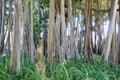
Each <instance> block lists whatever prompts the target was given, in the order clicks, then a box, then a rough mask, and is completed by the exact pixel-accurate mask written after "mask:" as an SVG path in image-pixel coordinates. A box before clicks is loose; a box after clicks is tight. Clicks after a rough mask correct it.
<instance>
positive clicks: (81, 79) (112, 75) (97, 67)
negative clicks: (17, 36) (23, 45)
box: [0, 56, 120, 80]
mask: <svg viewBox="0 0 120 80" xmlns="http://www.w3.org/2000/svg"><path fill="white" fill-rule="evenodd" d="M100 59H101V57H100V56H94V59H93V60H94V61H92V62H89V63H84V62H83V57H81V58H80V60H69V61H67V62H64V63H60V62H59V61H58V60H54V63H53V64H49V63H48V61H47V60H46V75H45V76H42V75H41V74H40V75H37V74H36V72H35V68H36V67H35V64H34V65H33V64H30V62H29V61H28V60H27V59H25V60H22V61H21V70H20V71H19V72H18V73H17V74H11V72H10V71H9V65H10V58H9V57H7V58H6V62H5V63H3V60H2V58H0V80H41V78H43V77H44V79H45V80H120V65H118V64H114V65H112V66H107V65H106V64H103V63H101V61H100ZM36 62H37V60H36Z"/></svg>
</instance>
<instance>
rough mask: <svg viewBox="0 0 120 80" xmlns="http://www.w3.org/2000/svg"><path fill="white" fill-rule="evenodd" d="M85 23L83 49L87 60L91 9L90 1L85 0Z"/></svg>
mask: <svg viewBox="0 0 120 80" xmlns="http://www.w3.org/2000/svg"><path fill="white" fill-rule="evenodd" d="M84 3H85V21H86V23H85V25H86V28H85V29H86V35H85V49H84V57H85V61H86V62H88V61H90V59H91V53H90V35H91V29H90V28H91V13H92V12H91V11H92V1H91V0H85V2H84Z"/></svg>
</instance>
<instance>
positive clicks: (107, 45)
mask: <svg viewBox="0 0 120 80" xmlns="http://www.w3.org/2000/svg"><path fill="white" fill-rule="evenodd" d="M117 3H118V0H113V4H112V9H111V13H110V22H109V30H108V34H107V39H106V42H105V44H104V47H103V52H102V54H103V57H104V61H105V62H107V63H108V60H109V56H110V47H111V42H112V37H113V33H114V31H115V18H116V12H117Z"/></svg>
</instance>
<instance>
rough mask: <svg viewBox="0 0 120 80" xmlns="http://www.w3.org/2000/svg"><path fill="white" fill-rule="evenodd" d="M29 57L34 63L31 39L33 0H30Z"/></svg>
mask: <svg viewBox="0 0 120 80" xmlns="http://www.w3.org/2000/svg"><path fill="white" fill-rule="evenodd" d="M29 17H30V26H29V27H30V35H29V36H30V58H31V63H34V39H33V0H30V16H29Z"/></svg>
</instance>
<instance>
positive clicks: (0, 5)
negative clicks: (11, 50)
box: [0, 0, 5, 53]
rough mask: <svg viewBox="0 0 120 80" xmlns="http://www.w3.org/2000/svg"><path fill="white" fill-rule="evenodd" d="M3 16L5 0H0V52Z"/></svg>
mask: <svg viewBox="0 0 120 80" xmlns="http://www.w3.org/2000/svg"><path fill="white" fill-rule="evenodd" d="M4 16H5V0H1V1H0V53H2V52H3V49H4V39H5V35H4Z"/></svg>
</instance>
